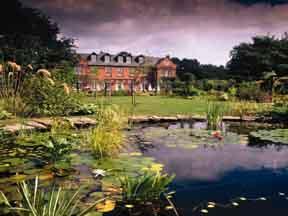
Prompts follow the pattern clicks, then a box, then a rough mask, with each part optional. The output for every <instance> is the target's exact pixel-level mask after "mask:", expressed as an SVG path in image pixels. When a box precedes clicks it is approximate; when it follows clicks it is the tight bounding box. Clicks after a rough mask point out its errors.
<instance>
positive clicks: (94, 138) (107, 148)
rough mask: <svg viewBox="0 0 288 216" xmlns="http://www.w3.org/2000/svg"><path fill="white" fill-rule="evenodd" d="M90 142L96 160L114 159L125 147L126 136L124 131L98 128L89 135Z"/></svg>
mask: <svg viewBox="0 0 288 216" xmlns="http://www.w3.org/2000/svg"><path fill="white" fill-rule="evenodd" d="M88 142H89V144H90V146H91V148H92V151H93V154H94V156H95V157H96V158H105V157H112V156H117V155H118V154H119V152H120V151H121V150H122V148H123V147H124V135H123V132H122V131H119V130H112V131H109V130H108V129H106V128H103V127H102V126H97V127H96V128H94V129H92V130H91V132H90V133H89V136H88Z"/></svg>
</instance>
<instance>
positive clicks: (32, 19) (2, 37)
mask: <svg viewBox="0 0 288 216" xmlns="http://www.w3.org/2000/svg"><path fill="white" fill-rule="evenodd" d="M1 9H2V10H1V13H0V26H1V28H0V55H1V60H2V61H15V62H17V63H18V64H21V65H28V64H32V65H33V67H35V68H36V69H37V68H41V67H45V68H49V69H50V68H54V67H57V66H59V65H61V63H62V62H63V61H66V62H69V63H70V64H71V65H73V64H75V63H76V61H77V59H76V53H75V51H74V48H75V47H74V41H73V39H70V38H60V39H59V38H58V36H59V28H58V26H57V24H56V23H54V22H52V21H51V19H50V18H49V17H47V16H46V15H44V14H43V13H42V12H41V11H39V10H38V9H33V8H28V7H25V6H23V5H22V4H21V3H20V1H19V0H9V1H4V3H3V5H2V7H1Z"/></svg>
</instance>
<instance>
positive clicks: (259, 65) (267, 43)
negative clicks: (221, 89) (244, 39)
mask: <svg viewBox="0 0 288 216" xmlns="http://www.w3.org/2000/svg"><path fill="white" fill-rule="evenodd" d="M230 55H231V59H230V61H229V62H228V64H227V67H228V68H229V72H230V74H231V75H232V76H234V77H236V78H239V79H241V80H243V79H246V80H257V79H261V78H262V77H263V75H264V72H265V71H275V72H276V73H277V74H279V75H281V76H284V75H288V70H286V68H287V62H288V35H287V34H286V33H285V34H284V35H283V36H282V38H280V39H278V38H276V37H275V36H270V35H267V36H257V37H253V38H252V43H241V44H240V45H238V46H236V47H234V48H233V50H232V51H231V54H230Z"/></svg>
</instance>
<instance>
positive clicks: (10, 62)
mask: <svg viewBox="0 0 288 216" xmlns="http://www.w3.org/2000/svg"><path fill="white" fill-rule="evenodd" d="M7 64H8V66H9V67H11V68H12V70H13V71H14V70H17V64H16V63H15V62H12V61H8V62H7Z"/></svg>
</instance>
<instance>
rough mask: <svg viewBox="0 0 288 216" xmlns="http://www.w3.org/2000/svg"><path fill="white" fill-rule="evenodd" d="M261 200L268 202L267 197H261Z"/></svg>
mask: <svg viewBox="0 0 288 216" xmlns="http://www.w3.org/2000/svg"><path fill="white" fill-rule="evenodd" d="M259 200H267V199H266V198H265V197H260V198H259Z"/></svg>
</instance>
